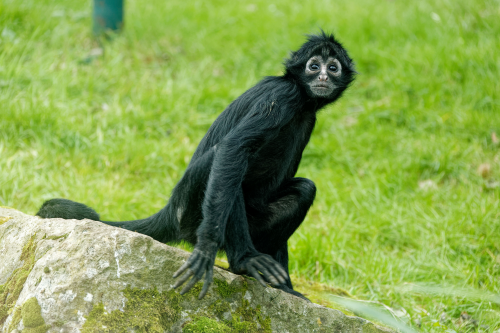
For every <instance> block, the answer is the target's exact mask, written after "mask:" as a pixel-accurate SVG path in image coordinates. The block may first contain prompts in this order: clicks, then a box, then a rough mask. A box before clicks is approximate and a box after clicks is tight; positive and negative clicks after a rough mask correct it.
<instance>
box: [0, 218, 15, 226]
mask: <svg viewBox="0 0 500 333" xmlns="http://www.w3.org/2000/svg"><path fill="white" fill-rule="evenodd" d="M11 218H12V217H10V216H0V225H2V224H4V223H5V222H7V221H8V220H10V219H11Z"/></svg>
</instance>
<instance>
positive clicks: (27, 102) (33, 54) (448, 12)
mask: <svg viewBox="0 0 500 333" xmlns="http://www.w3.org/2000/svg"><path fill="white" fill-rule="evenodd" d="M499 15H500V3H499V2H498V0H485V1H473V0H456V1H451V0H439V1H430V0H422V1H414V2H400V1H385V0H384V1H375V0H359V1H356V2H347V1H336V2H331V1H324V0H319V1H315V2H314V3H308V2H304V1H302V2H290V1H285V0H279V1H271V2H269V1H263V0H258V1H253V2H252V3H248V2H235V3H228V2H223V1H220V0H217V1H211V2H201V1H179V0H171V1H167V2H165V1H158V0H153V1H148V2H146V3H144V2H140V1H136V0H131V1H127V3H126V23H125V30H124V33H123V34H122V35H120V36H118V37H116V38H115V39H114V41H113V42H112V43H106V44H105V45H104V49H105V52H104V56H102V57H99V58H96V59H95V60H94V61H93V62H91V63H89V64H86V63H85V61H83V60H85V59H87V58H88V56H89V54H91V51H92V49H94V48H96V47H98V45H97V44H96V43H95V42H94V41H93V39H92V37H91V7H90V3H89V2H79V1H69V0H58V1H48V0H36V1H35V0H23V1H14V0H4V1H2V2H0V170H1V171H0V205H5V206H12V207H16V208H17V209H20V210H22V211H25V212H28V213H35V212H36V211H37V208H38V207H39V206H40V205H41V203H42V202H43V200H46V199H49V198H53V197H64V198H70V199H73V200H76V201H79V202H84V203H86V204H89V205H90V206H92V207H94V208H95V209H96V210H97V211H98V212H99V213H100V214H101V216H102V217H103V218H105V219H107V220H129V219H135V218H141V217H145V216H149V215H151V214H153V213H154V212H156V211H157V210H159V209H160V208H161V207H162V206H163V205H164V204H165V202H166V201H167V200H168V198H169V195H170V192H171V190H172V188H173V186H174V185H175V183H176V182H177V181H178V180H179V178H180V177H181V176H182V174H183V172H184V169H185V167H186V165H187V163H188V161H189V159H190V157H191V155H192V153H193V152H194V150H195V148H196V145H197V143H198V142H199V140H200V139H201V138H202V136H203V135H204V133H205V131H206V130H207V129H208V127H209V126H210V124H211V122H212V121H213V120H214V119H215V118H216V117H217V115H218V114H219V113H220V112H221V111H222V110H223V109H224V108H225V106H227V105H228V104H229V103H230V102H231V101H232V100H233V99H234V98H236V97H237V96H239V95H240V94H241V93H243V92H244V91H245V90H247V89H248V88H249V87H250V86H252V85H253V84H255V83H256V82H257V81H258V80H259V79H260V78H262V77H263V76H266V75H276V74H280V73H281V72H282V66H281V62H282V60H283V58H284V57H286V56H287V53H288V51H289V50H293V49H295V48H297V47H298V46H299V45H300V44H301V43H302V42H303V40H304V38H303V35H304V34H305V33H314V32H317V31H318V30H319V28H320V27H321V28H323V29H324V30H325V31H329V32H330V31H331V32H334V33H336V35H337V36H338V37H339V39H340V40H341V41H342V42H343V43H344V45H345V46H346V48H347V49H348V50H349V51H350V54H351V56H352V57H353V58H354V59H355V61H356V64H357V69H358V71H359V72H360V75H359V76H358V79H357V81H356V82H355V84H354V85H353V87H352V88H351V89H350V90H349V91H348V93H347V94H346V96H345V97H343V98H342V100H341V101H340V102H339V103H337V104H336V105H334V106H331V107H328V108H327V109H326V110H324V111H322V112H321V114H320V115H319V122H318V124H317V127H316V129H315V131H314V133H313V137H312V140H311V142H310V144H309V146H308V147H307V149H306V151H305V153H304V158H303V161H302V164H301V166H300V169H299V172H298V176H301V177H307V178H310V179H312V180H313V181H315V182H316V184H317V187H318V195H317V199H316V202H315V204H314V206H313V207H312V209H311V210H310V212H309V214H308V216H307V218H306V220H305V222H304V224H303V225H302V226H301V227H300V229H299V230H298V231H297V232H296V233H295V235H294V236H293V237H292V238H291V240H290V242H289V248H290V269H291V272H292V273H293V274H294V276H297V277H300V279H306V280H309V281H313V282H315V283H324V284H327V285H329V286H332V287H338V288H342V289H345V290H346V291H348V292H349V293H350V294H352V295H353V296H355V297H357V298H358V299H365V300H370V301H377V302H381V303H384V304H386V305H387V306H390V307H391V308H402V309H405V311H407V313H408V315H409V316H410V318H411V320H410V325H413V326H414V327H417V326H420V329H421V330H422V331H425V332H444V331H446V330H448V329H457V330H458V329H460V328H459V327H460V326H459V324H458V322H459V321H460V320H462V318H463V317H466V316H465V315H464V313H467V316H469V317H471V318H473V319H474V320H475V323H477V325H476V326H473V329H476V328H477V329H481V330H483V331H493V330H495V329H498V328H500V319H499V318H500V306H499V305H498V304H497V303H495V302H491V300H490V299H484V298H481V297H479V298H478V297H473V298H470V297H468V294H466V295H460V293H451V294H446V295H444V294H439V295H436V294H428V293H427V294H426V293H423V294H415V293H413V292H410V291H408V290H405V289H401V288H400V286H401V285H403V284H405V283H422V284H432V285H446V286H453V287H454V288H456V289H457V290H465V289H466V290H476V291H478V292H479V294H481V293H487V294H497V295H498V294H499V293H500V282H499V281H500V273H499V272H500V210H499V203H500V198H499V193H500V164H499V162H500V150H499V148H500V147H499V140H498V136H499V135H500V112H498V111H499V108H500V83H499V80H498V78H499V77H500V60H499V59H500V58H499V56H498V55H499V54H500V43H499V42H498V36H500V25H499V24H498V17H499ZM484 165H488V168H487V172H484V170H485V167H484ZM479 170H481V171H479ZM443 314H445V315H446V316H445V317H446V318H449V321H446V320H444V321H440V319H441V317H442V316H443ZM463 322H464V320H462V323H463ZM455 323H457V324H456V325H455ZM454 325H455V326H454ZM457 325H458V326H457ZM481 325H487V328H486V326H481ZM457 327H458V328H457Z"/></svg>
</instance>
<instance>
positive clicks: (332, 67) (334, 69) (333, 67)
mask: <svg viewBox="0 0 500 333" xmlns="http://www.w3.org/2000/svg"><path fill="white" fill-rule="evenodd" d="M328 70H329V71H331V72H334V73H337V72H338V71H339V68H338V67H337V66H336V65H330V66H328Z"/></svg>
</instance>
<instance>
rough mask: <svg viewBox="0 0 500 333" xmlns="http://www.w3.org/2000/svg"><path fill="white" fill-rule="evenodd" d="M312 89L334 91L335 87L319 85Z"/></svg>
mask: <svg viewBox="0 0 500 333" xmlns="http://www.w3.org/2000/svg"><path fill="white" fill-rule="evenodd" d="M311 88H314V89H332V88H333V87H332V86H329V85H326V84H318V85H315V86H312V87H311Z"/></svg>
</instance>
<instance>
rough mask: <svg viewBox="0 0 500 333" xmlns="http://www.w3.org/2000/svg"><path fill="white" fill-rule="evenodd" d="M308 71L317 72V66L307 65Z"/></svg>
mask: <svg viewBox="0 0 500 333" xmlns="http://www.w3.org/2000/svg"><path fill="white" fill-rule="evenodd" d="M309 69H310V70H312V71H317V70H318V69H319V65H317V64H311V65H309Z"/></svg>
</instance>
